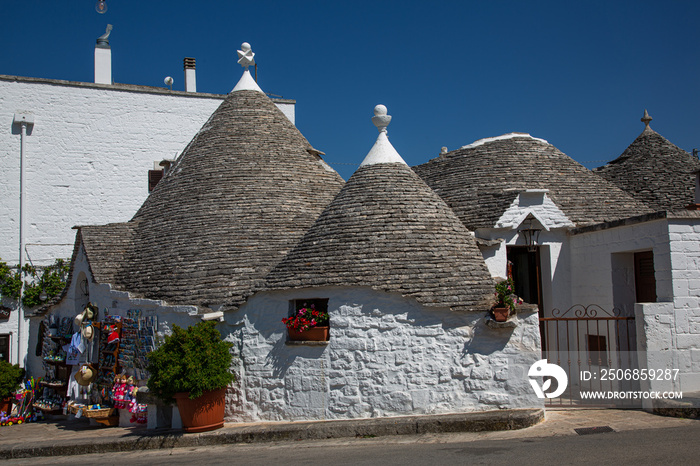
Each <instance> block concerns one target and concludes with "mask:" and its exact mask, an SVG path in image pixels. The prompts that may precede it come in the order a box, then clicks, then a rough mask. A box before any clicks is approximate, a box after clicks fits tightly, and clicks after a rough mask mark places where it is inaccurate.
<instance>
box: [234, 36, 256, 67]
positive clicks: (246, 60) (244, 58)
mask: <svg viewBox="0 0 700 466" xmlns="http://www.w3.org/2000/svg"><path fill="white" fill-rule="evenodd" d="M254 57H255V54H254V53H253V50H252V49H251V48H250V44H249V43H248V42H243V43H242V44H241V50H238V64H239V65H241V66H242V67H243V68H245V69H246V70H247V69H248V67H249V66H253V65H255V58H254Z"/></svg>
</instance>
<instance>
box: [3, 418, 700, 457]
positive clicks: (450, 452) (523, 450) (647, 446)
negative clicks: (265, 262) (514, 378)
mask: <svg viewBox="0 0 700 466" xmlns="http://www.w3.org/2000/svg"><path fill="white" fill-rule="evenodd" d="M698 438H700V421H698V422H697V423H692V424H690V425H688V426H686V427H673V428H664V429H644V430H631V431H624V432H611V433H598V434H592V435H581V436H580V435H565V436H556V437H544V438H542V437H539V438H538V437H533V438H514V439H504V440H483V439H476V438H475V437H474V435H473V434H441V435H426V436H399V437H382V438H373V439H348V440H323V441H299V442H289V443H274V444H243V445H223V446H216V447H200V448H180V449H172V450H150V451H134V452H122V453H110V454H100V455H81V456H70V457H62V458H47V457H44V458H29V459H21V460H10V461H7V463H6V464H13V465H19V464H23V465H33V466H35V465H39V464H41V465H43V464H56V465H58V464H65V465H68V464H70V465H76V464H81V465H83V464H99V465H100V466H104V465H124V466H137V465H149V466H157V465H168V466H175V465H191V464H203V465H207V466H209V465H217V464H227V465H239V464H240V465H278V464H284V465H323V466H328V465H382V466H388V465H431V466H432V465H438V464H439V465H440V466H442V465H452V464H470V465H472V464H526V465H527V464H532V465H538V466H539V465H550V464H551V465H554V464H556V465H566V464H601V465H606V464H611V465H612V464H615V465H619V464H634V465H647V464H699V463H700V460H699V459H698V453H697V449H696V447H695V446H696V443H697V439H698Z"/></svg>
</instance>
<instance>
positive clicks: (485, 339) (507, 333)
mask: <svg viewBox="0 0 700 466" xmlns="http://www.w3.org/2000/svg"><path fill="white" fill-rule="evenodd" d="M514 331H515V328H514V327H510V328H499V329H491V328H489V327H487V326H486V324H485V323H484V320H483V319H479V320H478V321H477V323H476V325H474V333H473V335H472V338H471V339H470V340H469V341H468V342H466V343H465V344H464V349H463V350H462V355H467V354H480V355H484V356H486V355H490V354H493V353H496V352H499V351H503V350H504V349H505V348H506V346H508V342H509V341H510V338H511V336H513V332H514Z"/></svg>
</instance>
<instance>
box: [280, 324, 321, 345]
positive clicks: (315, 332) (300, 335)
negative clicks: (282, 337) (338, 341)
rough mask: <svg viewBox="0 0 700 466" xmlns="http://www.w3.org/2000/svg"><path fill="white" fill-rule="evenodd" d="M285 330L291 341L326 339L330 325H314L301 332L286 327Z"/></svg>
mask: <svg viewBox="0 0 700 466" xmlns="http://www.w3.org/2000/svg"><path fill="white" fill-rule="evenodd" d="M287 331H288V332H289V339H290V340H292V341H328V335H329V333H330V327H328V326H326V327H314V328H310V329H308V330H304V331H303V332H299V331H297V330H294V329H291V328H288V329H287Z"/></svg>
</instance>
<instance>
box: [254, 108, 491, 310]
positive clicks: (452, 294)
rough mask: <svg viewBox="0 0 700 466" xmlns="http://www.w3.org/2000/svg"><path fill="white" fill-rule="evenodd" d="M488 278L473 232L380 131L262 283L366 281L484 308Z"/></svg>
mask: <svg viewBox="0 0 700 466" xmlns="http://www.w3.org/2000/svg"><path fill="white" fill-rule="evenodd" d="M389 118H390V117H389ZM493 285H494V282H493V280H492V278H491V276H490V274H489V272H488V270H487V268H486V264H485V263H484V260H483V257H482V256H481V254H480V252H479V250H478V247H477V245H476V241H475V239H474V237H473V235H472V234H471V233H470V232H469V231H468V230H467V229H466V228H465V227H464V225H463V224H462V223H461V222H460V221H459V219H458V218H457V217H456V216H455V214H454V213H453V212H452V210H450V208H449V207H448V206H447V205H446V204H445V202H444V201H443V200H442V199H440V197H439V196H437V195H436V194H435V193H434V192H433V191H432V190H431V189H430V188H429V187H428V186H427V185H426V184H425V183H424V182H423V181H422V180H421V179H420V178H419V177H418V176H417V175H416V174H415V173H414V172H413V171H412V170H411V169H410V168H409V167H408V166H407V165H406V164H405V162H403V160H402V159H401V158H400V156H399V155H398V153H396V151H395V150H394V149H393V147H391V144H390V143H389V142H388V139H386V134H385V133H380V136H379V138H378V140H377V144H375V146H374V147H373V149H372V151H370V154H368V156H367V158H366V159H365V162H363V164H362V166H361V167H360V168H359V169H358V170H357V171H356V172H355V173H354V174H353V175H352V177H351V178H350V179H349V180H348V182H347V183H346V184H345V186H344V187H343V189H342V190H341V191H340V192H339V193H338V195H337V196H336V197H335V199H333V201H332V202H331V203H330V204H329V205H328V207H326V209H325V210H324V211H323V213H322V214H321V215H320V217H319V218H318V220H317V221H316V222H315V223H314V225H313V226H312V227H311V228H310V229H309V231H308V232H307V233H306V234H305V235H304V237H303V239H302V240H301V241H300V242H299V244H298V245H297V246H296V247H295V248H294V249H293V250H292V251H291V252H290V253H289V255H288V256H287V257H286V258H285V259H284V260H283V261H282V262H281V263H280V264H279V265H278V266H277V267H275V268H274V269H273V270H272V271H271V272H270V274H269V275H268V277H267V288H268V289H284V288H293V287H323V286H350V287H370V288H373V289H375V290H383V291H387V292H396V293H400V294H402V295H403V296H406V297H413V298H415V299H416V300H417V301H418V302H420V303H422V304H423V305H426V306H436V307H449V308H451V309H453V310H477V309H479V310H484V309H486V308H488V307H489V306H490V303H491V300H492V296H493Z"/></svg>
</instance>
